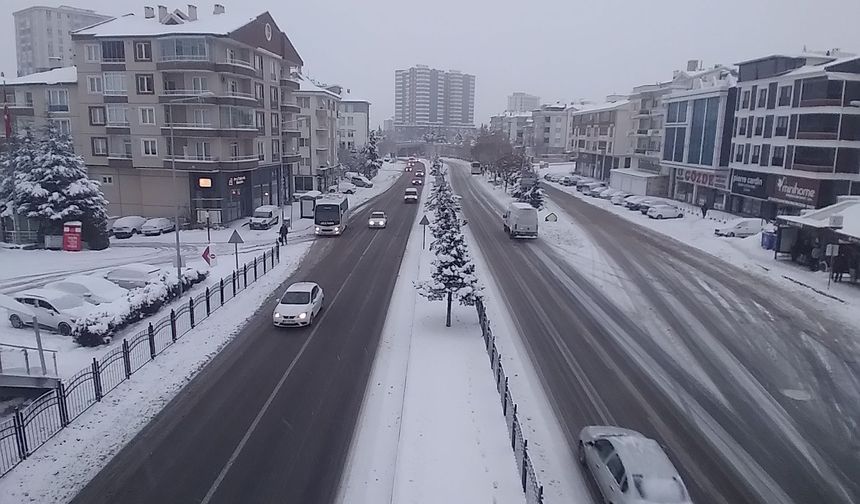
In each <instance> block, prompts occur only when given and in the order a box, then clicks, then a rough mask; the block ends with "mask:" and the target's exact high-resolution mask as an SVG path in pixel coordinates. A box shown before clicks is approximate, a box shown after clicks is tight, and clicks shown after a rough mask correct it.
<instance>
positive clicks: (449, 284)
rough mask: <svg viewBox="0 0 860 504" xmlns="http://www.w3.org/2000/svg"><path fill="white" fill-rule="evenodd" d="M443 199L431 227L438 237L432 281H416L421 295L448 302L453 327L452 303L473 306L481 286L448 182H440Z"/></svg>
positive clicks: (434, 244) (440, 200) (447, 316)
mask: <svg viewBox="0 0 860 504" xmlns="http://www.w3.org/2000/svg"><path fill="white" fill-rule="evenodd" d="M438 194H439V198H438V200H437V207H436V212H435V217H434V220H433V223H432V226H431V230H432V231H433V236H434V237H435V240H433V243H431V244H430V250H432V251H433V252H435V253H436V258H435V259H434V260H433V268H434V269H433V273H432V274H431V280H429V281H426V282H422V283H419V284H416V288H417V289H418V292H419V294H421V295H422V296H424V297H426V298H427V299H429V300H431V301H447V311H446V319H445V325H446V326H447V327H450V326H451V305H452V303H453V300H454V299H455V298H456V299H457V301H458V302H459V303H460V304H462V305H466V306H473V305H474V304H475V301H476V299H477V298H478V297H480V293H481V287H480V286H479V284H478V278H477V276H476V275H475V265H474V263H473V262H472V258H471V256H470V255H469V250H468V248H467V247H466V241H465V238H464V236H463V232H462V230H461V229H460V220H459V216H458V215H457V212H458V209H457V204H456V200H455V199H454V198H453V192H452V191H451V189H450V186H449V185H448V183H447V181H444V183H442V184H439V193H438Z"/></svg>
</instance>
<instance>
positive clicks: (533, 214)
mask: <svg viewBox="0 0 860 504" xmlns="http://www.w3.org/2000/svg"><path fill="white" fill-rule="evenodd" d="M502 223H503V226H504V228H505V232H506V233H508V235H509V236H510V237H511V238H516V237H518V236H529V237H532V238H537V235H538V214H537V209H535V208H534V207H533V206H531V205H529V204H528V203H523V202H521V201H514V202H511V203H510V204H509V205H508V209H507V210H505V213H503V214H502Z"/></svg>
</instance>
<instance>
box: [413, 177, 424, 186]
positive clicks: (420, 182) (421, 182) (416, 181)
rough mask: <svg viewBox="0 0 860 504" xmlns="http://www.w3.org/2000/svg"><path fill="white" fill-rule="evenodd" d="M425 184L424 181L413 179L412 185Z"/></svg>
mask: <svg viewBox="0 0 860 504" xmlns="http://www.w3.org/2000/svg"><path fill="white" fill-rule="evenodd" d="M423 183H424V181H423V180H421V179H420V178H414V179H412V185H422V184H423Z"/></svg>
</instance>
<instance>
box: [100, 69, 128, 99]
mask: <svg viewBox="0 0 860 504" xmlns="http://www.w3.org/2000/svg"><path fill="white" fill-rule="evenodd" d="M104 94H106V95H111V96H117V95H119V96H122V95H126V94H128V87H127V85H126V80H125V73H124V72H105V73H104Z"/></svg>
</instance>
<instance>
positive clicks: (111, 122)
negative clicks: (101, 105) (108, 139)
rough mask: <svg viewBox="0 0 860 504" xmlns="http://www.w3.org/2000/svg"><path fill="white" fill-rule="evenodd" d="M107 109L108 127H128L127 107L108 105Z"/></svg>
mask: <svg viewBox="0 0 860 504" xmlns="http://www.w3.org/2000/svg"><path fill="white" fill-rule="evenodd" d="M105 108H106V109H107V123H108V126H120V127H126V126H128V107H126V106H125V105H120V104H110V105H107V106H106V107H105Z"/></svg>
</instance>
